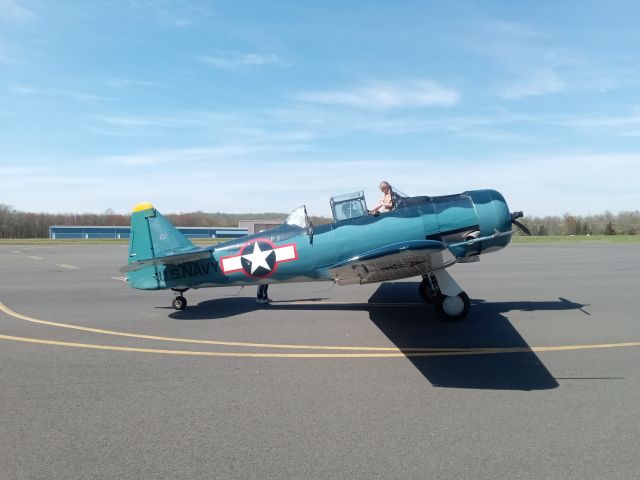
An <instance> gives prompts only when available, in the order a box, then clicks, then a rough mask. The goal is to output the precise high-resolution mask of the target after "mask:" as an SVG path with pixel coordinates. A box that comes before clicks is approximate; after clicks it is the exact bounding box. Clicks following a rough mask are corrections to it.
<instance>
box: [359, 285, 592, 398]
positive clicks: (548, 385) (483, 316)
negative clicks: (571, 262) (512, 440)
mask: <svg viewBox="0 0 640 480" xmlns="http://www.w3.org/2000/svg"><path fill="white" fill-rule="evenodd" d="M417 291H418V283H414V282H396V283H384V284H382V285H380V287H379V288H378V289H377V290H376V291H375V292H374V294H373V295H372V296H371V297H370V298H369V302H371V303H384V302H391V301H393V302H411V301H415V300H416V298H417V296H418V294H417ZM471 305H472V306H471V310H470V312H469V316H468V317H467V318H466V319H465V320H464V321H462V322H444V321H438V320H437V317H436V313H435V310H433V311H432V312H433V313H432V316H433V319H434V321H425V318H424V316H425V315H424V312H423V313H421V314H420V313H419V312H411V311H410V310H407V309H402V310H394V309H371V311H370V317H371V320H372V321H373V323H375V324H376V326H377V327H378V328H379V329H380V330H381V331H382V332H383V333H384V334H385V335H386V336H387V338H389V340H391V341H392V342H393V343H394V344H395V345H396V346H398V347H402V348H411V347H420V348H425V347H431V348H461V349H462V348H514V347H515V348H518V349H524V351H523V352H517V353H499V354H483V355H451V356H439V357H438V356H436V357H413V356H409V357H408V359H409V360H410V361H411V362H412V363H413V365H414V366H415V367H416V368H417V369H418V370H419V371H420V373H422V375H424V377H425V378H426V379H427V380H429V382H431V384H432V385H434V386H439V387H447V388H472V389H493V390H527V391H528V390H546V389H552V388H556V387H558V383H557V382H556V380H555V379H554V377H553V376H552V375H551V373H550V372H549V370H547V368H546V367H545V366H544V364H543V363H542V361H541V360H540V359H539V358H538V356H537V355H536V354H535V352H533V351H530V350H529V351H527V349H529V348H530V347H529V345H528V344H527V342H526V341H525V340H524V338H522V336H521V335H520V334H519V333H518V331H517V330H516V329H515V328H514V327H513V325H512V324H511V322H510V321H509V319H508V318H507V317H506V316H505V314H506V313H507V312H510V311H514V310H518V311H540V310H546V311H549V310H551V311H561V310H582V308H583V307H584V306H585V305H583V304H579V303H575V302H571V301H569V300H567V299H565V298H559V299H558V301H543V302H540V301H513V302H486V301H484V300H479V299H476V300H472V301H471ZM582 311H583V313H585V314H587V315H589V314H588V312H585V311H584V310H582Z"/></svg>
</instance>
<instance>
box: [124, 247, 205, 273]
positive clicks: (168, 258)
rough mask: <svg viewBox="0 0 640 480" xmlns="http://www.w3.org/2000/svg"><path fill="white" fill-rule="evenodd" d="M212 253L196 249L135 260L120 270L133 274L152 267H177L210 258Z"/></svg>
mask: <svg viewBox="0 0 640 480" xmlns="http://www.w3.org/2000/svg"><path fill="white" fill-rule="evenodd" d="M212 256H213V251H212V250H210V249H202V248H198V249H197V250H195V251H193V250H192V251H188V252H182V253H173V252H171V253H170V254H168V255H161V256H158V257H153V258H149V259H146V260H137V261H135V262H131V263H130V264H129V265H126V266H124V267H122V268H121V269H120V271H121V272H122V273H127V272H135V271H136V270H140V269H142V268H146V267H150V266H152V265H179V264H181V263H186V262H193V261H194V260H200V259H203V258H211V257H212Z"/></svg>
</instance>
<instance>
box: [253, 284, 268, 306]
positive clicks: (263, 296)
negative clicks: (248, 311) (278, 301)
mask: <svg viewBox="0 0 640 480" xmlns="http://www.w3.org/2000/svg"><path fill="white" fill-rule="evenodd" d="M267 290H269V285H268V284H267V285H258V298H257V299H256V303H266V304H269V303H271V299H270V298H269V295H267Z"/></svg>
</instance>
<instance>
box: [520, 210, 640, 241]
mask: <svg viewBox="0 0 640 480" xmlns="http://www.w3.org/2000/svg"><path fill="white" fill-rule="evenodd" d="M521 221H522V223H523V224H524V225H526V226H527V227H528V228H529V230H531V234H532V235H540V236H544V235H640V211H638V210H635V211H623V212H619V213H617V214H614V213H611V212H610V211H606V212H604V213H601V214H598V215H585V216H581V215H571V214H570V213H565V214H564V215H563V216H561V217H560V216H547V217H525V218H523V219H521ZM518 232H519V231H518ZM519 234H521V232H519Z"/></svg>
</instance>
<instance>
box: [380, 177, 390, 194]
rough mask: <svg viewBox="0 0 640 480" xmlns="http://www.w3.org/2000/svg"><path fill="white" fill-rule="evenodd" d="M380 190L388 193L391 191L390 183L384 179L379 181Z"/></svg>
mask: <svg viewBox="0 0 640 480" xmlns="http://www.w3.org/2000/svg"><path fill="white" fill-rule="evenodd" d="M380 191H382V192H384V193H389V192H390V191H391V185H390V184H389V182H387V181H386V180H383V181H381V182H380Z"/></svg>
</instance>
